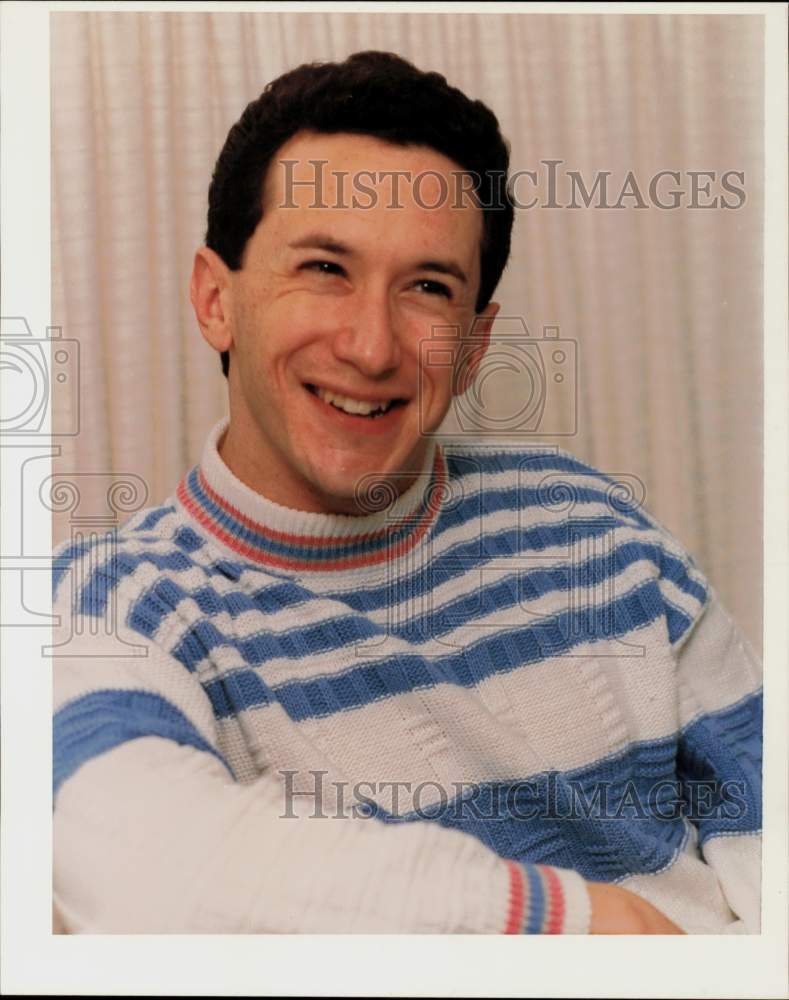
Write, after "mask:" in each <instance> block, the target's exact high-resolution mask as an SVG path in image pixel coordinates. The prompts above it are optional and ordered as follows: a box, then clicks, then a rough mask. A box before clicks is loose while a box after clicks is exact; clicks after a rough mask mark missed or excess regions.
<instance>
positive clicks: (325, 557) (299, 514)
mask: <svg viewBox="0 0 789 1000" xmlns="http://www.w3.org/2000/svg"><path fill="white" fill-rule="evenodd" d="M227 426H228V419H227V418H225V419H224V420H221V421H220V422H219V423H218V424H217V425H216V426H215V427H214V429H213V430H212V431H211V433H210V434H209V436H208V440H207V441H206V444H205V448H204V449H203V456H202V459H201V461H200V464H199V465H197V466H195V467H194V468H193V469H192V470H191V471H190V472H189V473H187V474H186V476H184V478H183V479H182V480H181V483H180V484H179V486H178V490H177V492H176V496H177V499H178V501H179V502H180V505H181V507H182V508H183V510H184V512H185V513H186V514H187V515H188V516H189V517H190V518H191V519H192V520H194V521H196V522H197V523H198V524H199V525H200V526H201V527H202V529H203V530H204V531H207V532H209V533H210V534H211V535H212V536H213V538H214V539H215V540H217V541H219V542H220V543H221V544H222V545H224V546H225V547H226V548H228V549H230V550H232V551H233V553H234V554H235V555H236V556H237V557H240V558H242V559H244V560H249V561H251V562H254V563H257V564H259V565H261V566H267V567H271V568H272V569H279V570H285V571H293V572H299V571H305V570H306V571H309V570H326V571H328V570H349V569H356V568H360V567H364V566H372V565H376V564H380V563H386V562H388V561H391V560H392V559H395V558H399V557H400V556H402V555H404V554H405V553H406V552H408V551H409V550H410V549H412V548H413V547H414V546H415V545H416V544H417V543H418V542H419V540H420V539H421V538H422V537H423V536H424V535H425V533H426V532H427V531H429V529H430V527H431V525H432V524H433V522H434V521H435V519H436V516H437V514H438V510H439V508H440V502H441V497H442V495H443V493H444V491H445V483H446V463H445V459H444V455H443V453H442V451H441V449H440V448H439V447H438V446H437V445H436V443H435V442H433V441H431V443H430V447H429V448H428V451H427V454H426V456H425V463H424V465H423V467H422V471H421V473H420V475H419V476H418V477H417V479H416V480H415V482H414V483H413V484H412V485H411V486H410V487H409V488H408V489H407V490H406V491H405V492H404V493H403V494H402V495H401V496H399V497H398V498H396V499H394V497H393V499H392V502H390V503H389V505H388V506H387V507H386V508H385V509H383V510H378V511H376V512H375V513H371V514H366V515H361V516H358V517H357V516H353V515H349V514H316V513H311V512H307V511H299V510H292V509H290V508H289V507H283V506H281V505H280V504H277V503H274V501H272V500H268V499H266V497H264V496H261V495H260V494H259V493H256V492H255V491H254V490H252V489H250V488H249V487H248V486H246V485H245V484H244V483H242V482H241V480H240V479H238V478H237V477H236V476H235V475H234V474H233V473H232V472H231V471H230V469H229V468H228V467H227V466H226V465H225V463H224V461H223V460H222V458H221V457H220V455H219V451H218V444H219V441H220V440H221V437H222V435H223V434H224V432H225V430H226V428H227ZM381 488H382V489H383V490H385V489H386V487H385V486H384V484H381ZM379 495H380V493H379Z"/></svg>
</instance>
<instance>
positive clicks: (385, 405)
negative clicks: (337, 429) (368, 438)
mask: <svg viewBox="0 0 789 1000" xmlns="http://www.w3.org/2000/svg"><path fill="white" fill-rule="evenodd" d="M306 388H307V389H308V390H309V392H310V393H311V394H312V395H313V396H315V397H316V398H317V399H319V400H321V401H322V402H323V403H325V404H327V405H328V406H330V407H331V408H332V409H333V410H336V411H337V412H338V413H344V414H346V415H348V416H352V417H356V418H362V419H364V420H378V419H381V418H382V417H383V416H385V415H386V414H387V413H388V412H389V411H390V410H393V409H396V408H398V407H401V406H403V405H404V404H405V402H406V401H405V400H404V399H377V400H376V399H357V398H356V397H353V396H345V395H342V394H340V393H339V392H333V391H332V390H331V389H324V388H323V387H322V386H316V385H310V384H309V383H306Z"/></svg>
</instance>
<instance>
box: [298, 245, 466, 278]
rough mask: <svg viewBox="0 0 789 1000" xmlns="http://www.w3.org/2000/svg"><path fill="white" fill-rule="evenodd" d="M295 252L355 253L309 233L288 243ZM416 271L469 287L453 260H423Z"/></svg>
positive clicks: (339, 254) (464, 276) (349, 255)
mask: <svg viewBox="0 0 789 1000" xmlns="http://www.w3.org/2000/svg"><path fill="white" fill-rule="evenodd" d="M288 246H289V247H291V249H293V250H325V251H326V252H327V253H334V254H337V255H338V256H340V257H352V256H353V255H354V251H353V250H352V249H351V248H350V247H349V246H348V245H347V244H346V243H340V242H339V240H335V239H333V238H332V237H331V236H328V235H326V234H324V233H307V234H306V235H305V236H302V237H301V238H300V239H298V240H293V241H292V242H291V243H288ZM414 270H415V271H434V272H436V273H437V274H448V275H451V276H452V277H453V278H457V280H458V281H460V282H461V283H462V284H464V285H467V284H468V283H469V282H468V276H467V275H466V272H465V271H464V270H463V268H462V267H461V266H460V265H459V264H457V263H456V262H455V261H453V260H422V261H419V262H418V263H417V264H416V265H414Z"/></svg>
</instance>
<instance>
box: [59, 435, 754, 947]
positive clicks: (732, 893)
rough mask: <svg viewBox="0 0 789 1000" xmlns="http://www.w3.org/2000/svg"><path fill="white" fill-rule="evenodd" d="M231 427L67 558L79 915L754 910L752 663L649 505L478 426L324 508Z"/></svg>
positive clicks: (67, 807)
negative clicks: (591, 891)
mask: <svg viewBox="0 0 789 1000" xmlns="http://www.w3.org/2000/svg"><path fill="white" fill-rule="evenodd" d="M225 427H226V424H225V423H224V422H223V423H221V424H219V425H218V426H217V427H216V428H214V431H213V432H212V434H211V435H210V437H209V440H208V442H207V444H206V448H205V452H204V455H203V459H202V461H201V464H200V466H199V467H197V468H195V469H193V470H192V471H191V472H189V473H188V474H187V475H186V476H185V477H184V479H183V480H182V482H181V483H180V485H179V486H178V489H177V491H176V493H175V495H174V496H173V498H172V499H171V500H169V501H167V502H165V503H164V504H163V505H161V506H160V507H157V508H155V509H151V510H146V511H143V512H142V513H140V514H138V515H137V516H136V517H134V518H133V519H132V520H131V521H130V522H129V523H128V524H127V525H126V526H125V527H124V528H123V529H122V530H121V531H120V532H119V533H118V537H117V539H115V540H114V542H113V544H112V545H109V546H108V545H106V544H102V543H101V540H97V539H93V540H88V541H82V542H76V543H73V544H69V545H65V546H63V547H61V548H60V549H59V550H58V552H57V553H56V559H55V570H54V586H55V594H56V608H57V610H58V612H59V613H60V614H61V616H62V619H63V637H61V640H60V641H61V642H62V643H63V645H62V647H61V651H62V653H63V655H62V656H58V658H57V659H56V660H55V684H56V689H55V709H56V711H55V718H54V796H55V814H54V817H55V899H56V904H57V907H58V911H59V913H60V915H61V918H62V920H63V921H64V923H65V925H66V927H67V928H68V929H69V930H71V931H72V932H77V931H89V932H102V931H125V932H156V931H162V930H165V931H175V932H189V931H207V932H246V933H250V932H260V931H280V932H293V931H317V932H331V931H338V932H341V931H358V932H370V931H386V932H391V931H404V932H408V931H410V932H459V933H497V932H498V933H530V934H534V933H585V932H586V931H587V930H588V926H589V916H590V914H589V899H588V896H587V893H586V888H585V882H584V880H594V881H605V882H616V883H618V884H621V885H623V886H624V887H625V888H628V889H631V890H632V891H634V892H636V893H638V894H639V895H641V896H643V897H644V898H646V899H648V900H649V901H650V902H652V903H654V905H656V906H658V907H659V908H660V909H661V910H662V911H663V912H664V913H666V915H667V916H668V917H669V918H670V919H672V920H674V921H675V922H676V923H677V924H678V925H679V926H680V927H682V928H683V929H684V930H686V931H688V932H698V933H742V932H758V930H759V880H760V836H759V835H760V830H761V784H760V774H761V680H760V668H759V664H758V662H757V660H756V658H755V657H754V655H753V653H752V652H751V650H750V649H749V647H748V646H747V643H746V642H745V641H744V640H743V638H742V636H741V635H740V633H739V631H738V630H737V628H736V626H735V625H734V624H733V623H732V621H731V619H730V618H729V617H728V615H727V614H726V612H725V611H724V610H723V608H722V607H721V606H720V603H719V602H718V600H717V598H716V596H715V594H714V593H713V592H712V590H711V588H710V586H709V584H708V583H707V581H706V580H705V579H704V577H703V576H702V574H701V573H700V572H699V570H698V569H697V568H696V567H695V565H694V564H693V561H692V560H691V558H690V557H689V556H688V555H687V553H686V552H685V551H684V550H683V549H682V547H681V546H680V545H679V544H678V543H677V541H676V540H675V539H674V538H673V537H672V536H671V535H670V534H669V533H668V532H667V531H666V530H665V529H663V528H662V527H661V526H660V525H659V524H657V522H655V520H654V519H653V518H652V517H651V516H650V515H648V514H647V513H646V512H645V511H644V510H642V509H641V508H640V507H639V505H638V503H637V502H636V501H635V500H634V499H632V498H628V497H627V496H626V495H624V494H623V491H622V490H621V489H620V488H618V487H617V484H616V483H614V482H612V481H611V480H610V479H609V478H608V477H606V476H604V475H602V474H601V473H599V472H597V471H596V470H594V469H592V468H590V467H589V466H587V465H585V464H583V463H581V462H579V461H578V460H576V459H575V458H573V457H571V456H570V455H567V454H564V453H562V452H559V451H556V450H554V449H549V448H544V449H539V448H535V449H531V450H526V449H522V448H504V447H501V448H499V447H492V446H482V445H474V444H471V443H464V442H457V443H454V444H451V445H445V446H443V447H438V446H436V445H432V446H431V447H430V449H429V451H428V454H427V456H426V459H425V464H424V467H423V469H422V472H421V474H420V475H418V476H417V478H416V480H415V481H414V482H413V483H412V484H411V485H410V486H409V487H408V489H407V490H406V491H405V492H404V493H403V494H402V495H401V496H399V497H394V496H388V495H387V494H386V491H385V490H384V488H383V487H382V486H379V488H378V489H375V488H373V489H372V490H371V491H370V494H369V498H370V513H369V514H367V515H363V516H361V517H348V516H344V515H328V514H312V513H303V512H298V511H293V510H289V509H286V508H283V507H281V506H279V505H277V504H274V503H273V502H271V501H268V500H266V499H265V498H263V497H261V496H259V495H258V494H256V493H254V492H253V491H251V490H250V489H248V488H247V487H246V486H244V485H243V484H242V483H241V482H239V481H238V480H237V479H236V478H235V477H234V476H233V475H232V473H231V472H230V471H229V470H228V469H227V467H226V466H225V465H224V463H223V462H222V460H221V458H220V457H219V454H218V451H217V444H218V441H219V440H220V438H221V435H222V433H223V431H224V429H225ZM99 622H111V627H110V628H107V627H102V628H98V627H97V623H99Z"/></svg>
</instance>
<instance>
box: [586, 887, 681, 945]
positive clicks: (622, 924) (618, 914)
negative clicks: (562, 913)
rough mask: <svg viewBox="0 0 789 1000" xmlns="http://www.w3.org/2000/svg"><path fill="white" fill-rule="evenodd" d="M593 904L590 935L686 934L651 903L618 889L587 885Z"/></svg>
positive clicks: (625, 890)
mask: <svg viewBox="0 0 789 1000" xmlns="http://www.w3.org/2000/svg"><path fill="white" fill-rule="evenodd" d="M587 888H588V889H589V898H590V899H591V901H592V923H591V926H590V928H589V933H590V934H684V933H685V932H684V931H682V930H680V929H679V927H677V925H676V924H674V923H672V922H671V921H670V920H669V919H668V917H665V916H663V914H662V913H661V912H660V910H657V909H655V907H654V906H652V904H651V903H647V901H646V900H645V899H641V897H640V896H636V895H635V893H632V892H628V891H627V889H621V888H619V886H616V885H609V884H607V883H606V882H587Z"/></svg>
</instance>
